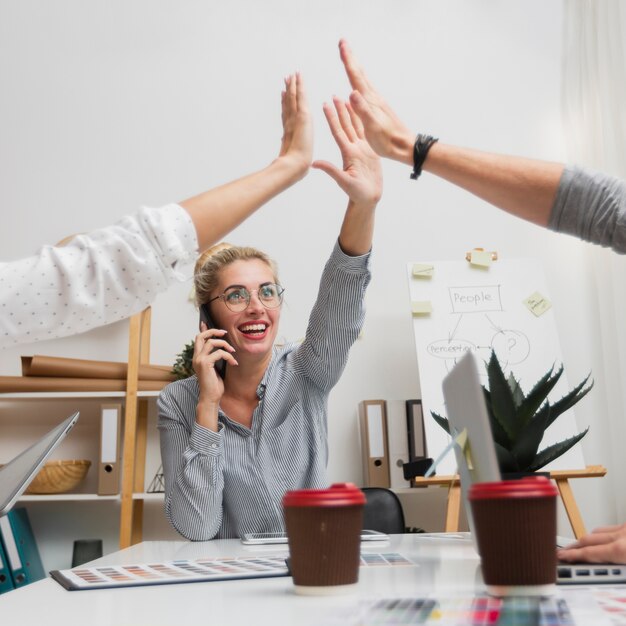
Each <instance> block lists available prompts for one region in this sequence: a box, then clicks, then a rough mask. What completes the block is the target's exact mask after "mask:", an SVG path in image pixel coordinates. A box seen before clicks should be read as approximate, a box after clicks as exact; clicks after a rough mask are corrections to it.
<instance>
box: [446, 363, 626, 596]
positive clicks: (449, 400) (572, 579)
mask: <svg viewBox="0 0 626 626" xmlns="http://www.w3.org/2000/svg"><path fill="white" fill-rule="evenodd" d="M443 396H444V399H445V404H446V412H447V417H448V422H449V424H450V433H451V434H452V436H453V437H456V436H457V435H458V434H459V433H461V432H462V431H463V430H466V432H467V442H468V446H469V453H470V458H471V466H470V465H469V464H468V462H467V458H466V456H465V454H464V451H463V450H462V449H461V446H458V445H457V446H454V452H455V455H456V461H457V465H458V471H459V476H460V479H461V496H462V499H463V505H464V507H465V511H466V513H467V521H468V524H469V527H470V531H471V533H472V538H473V537H474V536H475V534H474V526H473V521H472V516H471V506H470V503H469V497H468V495H469V489H470V487H471V485H473V484H474V483H478V482H494V481H498V480H501V476H500V469H499V467H498V459H497V457H496V449H495V447H494V445H493V438H492V435H491V425H490V423H489V416H488V414H487V406H486V404H485V397H484V395H483V390H482V387H481V383H480V376H479V373H478V364H477V361H476V358H475V357H474V355H473V354H472V353H471V352H469V351H468V352H466V353H465V354H464V355H463V357H462V358H460V359H459V361H458V362H457V364H456V365H455V366H454V368H453V369H452V370H451V371H450V373H449V374H448V375H447V376H446V377H445V378H444V380H443ZM555 549H556V546H555ZM624 582H626V566H625V565H614V564H605V563H559V564H558V565H557V583H558V584H560V585H568V584H576V585H581V584H598V583H612V584H616V583H624Z"/></svg>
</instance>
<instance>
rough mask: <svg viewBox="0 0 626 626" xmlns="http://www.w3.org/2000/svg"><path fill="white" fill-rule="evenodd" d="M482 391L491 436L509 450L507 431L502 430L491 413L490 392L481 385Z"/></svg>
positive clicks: (509, 439)
mask: <svg viewBox="0 0 626 626" xmlns="http://www.w3.org/2000/svg"><path fill="white" fill-rule="evenodd" d="M483 393H484V395H485V404H486V405H487V415H488V416H489V423H490V425H491V436H492V437H493V440H494V441H495V442H496V443H499V444H500V445H501V446H502V447H504V448H506V449H507V450H509V449H510V448H511V445H512V443H511V438H510V437H509V436H508V434H507V432H506V431H505V430H504V428H502V426H501V425H500V423H499V422H498V420H497V419H496V418H495V416H494V414H493V409H492V408H491V394H490V393H489V390H488V389H486V388H485V387H483Z"/></svg>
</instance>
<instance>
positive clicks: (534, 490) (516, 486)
mask: <svg viewBox="0 0 626 626" xmlns="http://www.w3.org/2000/svg"><path fill="white" fill-rule="evenodd" d="M556 495H557V490H556V487H555V486H554V484H553V483H552V481H550V480H548V479H547V478H546V477H545V476H533V477H528V478H520V479H519V480H501V481H499V482H493V483H475V484H474V485H472V486H471V487H470V489H469V499H470V500H487V499H494V498H550V497H555V496H556Z"/></svg>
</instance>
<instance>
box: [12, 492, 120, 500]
mask: <svg viewBox="0 0 626 626" xmlns="http://www.w3.org/2000/svg"><path fill="white" fill-rule="evenodd" d="M119 499H120V497H119V495H115V496H99V495H98V494H97V493H46V494H43V493H42V494H37V495H25V496H20V498H19V500H18V502H98V501H104V500H109V501H110V500H119Z"/></svg>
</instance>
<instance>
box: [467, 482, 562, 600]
mask: <svg viewBox="0 0 626 626" xmlns="http://www.w3.org/2000/svg"><path fill="white" fill-rule="evenodd" d="M556 496H557V490H556V487H555V486H554V485H553V484H552V482H550V480H548V479H547V478H545V477H543V476H540V477H532V478H522V479H520V480H503V481H500V482H493V483H476V484H474V485H472V486H471V487H470V490H469V500H470V506H471V509H472V518H473V520H474V532H475V534H476V542H477V546H478V552H479V554H480V559H481V566H482V574H483V581H484V582H485V585H486V586H487V591H488V593H490V594H492V595H496V596H512V595H521V596H528V595H552V594H553V593H555V590H556V587H555V584H556V565H557V557H556Z"/></svg>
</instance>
